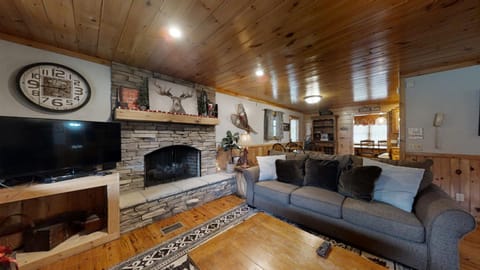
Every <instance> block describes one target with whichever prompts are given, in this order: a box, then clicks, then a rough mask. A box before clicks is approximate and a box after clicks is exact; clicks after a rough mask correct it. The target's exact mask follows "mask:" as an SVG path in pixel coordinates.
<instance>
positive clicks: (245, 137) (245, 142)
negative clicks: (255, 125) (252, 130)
mask: <svg viewBox="0 0 480 270" xmlns="http://www.w3.org/2000/svg"><path fill="white" fill-rule="evenodd" d="M250 139H251V138H250V134H248V133H243V134H240V145H241V146H249V145H250Z"/></svg>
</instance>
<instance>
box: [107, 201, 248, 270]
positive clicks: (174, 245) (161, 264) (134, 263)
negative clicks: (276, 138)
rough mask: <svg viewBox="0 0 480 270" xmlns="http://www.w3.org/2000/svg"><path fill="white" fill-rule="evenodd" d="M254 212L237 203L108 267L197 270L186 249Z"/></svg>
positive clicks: (137, 269) (125, 269) (119, 269)
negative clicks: (206, 220) (179, 233)
mask: <svg viewBox="0 0 480 270" xmlns="http://www.w3.org/2000/svg"><path fill="white" fill-rule="evenodd" d="M254 213H255V210H254V209H252V208H251V207H249V206H247V205H246V204H244V205H241V206H238V207H236V208H234V209H233V210H230V211H229V212H226V213H224V214H222V215H220V216H218V217H216V218H214V219H211V220H210V221H208V222H206V223H204V224H202V225H199V226H197V227H195V228H193V229H191V230H190V231H187V232H185V233H183V234H181V235H179V236H177V237H175V238H173V239H170V240H169V241H167V242H165V243H162V244H160V245H158V246H156V247H153V248H151V249H149V250H147V251H145V252H143V253H141V254H139V255H136V256H135V257H133V258H130V259H128V260H127V261H125V262H123V263H121V264H118V265H116V266H114V267H112V268H110V269H111V270H167V269H168V270H174V269H175V270H177V269H178V270H180V269H181V270H196V269H197V267H196V266H195V265H193V263H192V262H191V261H190V260H189V259H188V256H187V252H188V251H189V250H191V249H193V248H194V247H197V246H199V245H200V244H202V243H203V242H205V241H207V240H208V239H211V238H212V237H214V236H215V235H217V234H219V233H221V232H224V231H225V230H227V229H228V228H230V227H232V226H235V225H236V224H238V223H240V222H242V221H243V220H245V219H246V218H248V217H250V216H251V215H253V214H254Z"/></svg>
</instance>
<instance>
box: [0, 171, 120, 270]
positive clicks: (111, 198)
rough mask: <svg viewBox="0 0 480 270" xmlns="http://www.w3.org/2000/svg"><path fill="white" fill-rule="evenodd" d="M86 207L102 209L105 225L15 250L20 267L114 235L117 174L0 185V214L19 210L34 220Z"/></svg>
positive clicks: (51, 259) (62, 255) (117, 232)
mask: <svg viewBox="0 0 480 270" xmlns="http://www.w3.org/2000/svg"><path fill="white" fill-rule="evenodd" d="M89 208H94V209H93V210H98V209H100V210H98V211H103V212H104V213H103V214H104V215H105V218H106V221H105V224H106V225H105V227H104V229H103V230H101V231H97V232H93V233H90V234H87V235H80V234H76V235H73V236H71V237H70V238H68V239H67V240H66V241H64V242H63V243H61V244H59V245H58V246H56V247H54V248H53V249H51V250H50V251H42V252H22V251H21V250H19V251H18V253H17V261H18V264H19V266H20V269H21V270H29V269H37V268H39V267H41V266H43V265H48V264H50V263H52V262H55V261H58V260H61V259H64V258H66V257H68V256H71V255H73V254H77V253H80V252H82V251H85V250H88V249H91V248H93V247H95V246H99V245H102V244H104V243H107V242H109V241H112V240H114V239H117V238H118V237H119V236H120V211H119V175H118V174H117V173H115V174H110V175H105V176H87V177H81V178H76V179H72V180H66V181H63V182H56V183H51V184H31V185H22V186H15V187H12V188H4V189H0V216H1V217H5V216H8V215H11V214H14V213H19V212H20V213H24V214H26V215H29V216H30V217H31V218H32V219H33V220H38V219H42V218H48V217H51V216H53V215H58V214H61V213H62V212H68V211H75V210H80V209H82V210H85V209H89ZM102 209H103V210H102ZM90 210H92V209H90ZM0 244H1V243H0Z"/></svg>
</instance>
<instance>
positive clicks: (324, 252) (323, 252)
mask: <svg viewBox="0 0 480 270" xmlns="http://www.w3.org/2000/svg"><path fill="white" fill-rule="evenodd" d="M330 250H332V244H330V242H328V241H323V243H322V244H321V245H320V247H319V248H318V249H317V254H318V255H319V256H320V257H323V258H327V257H328V254H329V253H330Z"/></svg>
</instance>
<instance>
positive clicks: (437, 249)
mask: <svg viewBox="0 0 480 270" xmlns="http://www.w3.org/2000/svg"><path fill="white" fill-rule="evenodd" d="M414 212H415V214H416V215H417V217H418V219H419V220H420V221H421V222H422V223H423V225H424V226H425V232H426V241H427V246H428V269H458V268H459V259H458V257H459V254H458V243H459V241H460V239H461V238H462V237H463V236H464V235H465V234H467V233H468V232H470V231H472V230H474V229H475V226H476V222H475V219H474V217H473V216H472V215H470V214H469V213H468V212H467V211H465V210H463V209H462V208H461V207H460V206H459V205H458V204H457V203H456V202H455V201H454V200H453V199H452V198H450V197H449V196H448V195H447V194H446V193H445V192H444V191H443V190H442V189H441V188H440V187H438V186H436V185H434V184H431V185H430V186H429V187H428V188H426V189H425V190H423V191H422V192H421V193H419V195H418V196H417V200H416V202H415V205H414Z"/></svg>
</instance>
